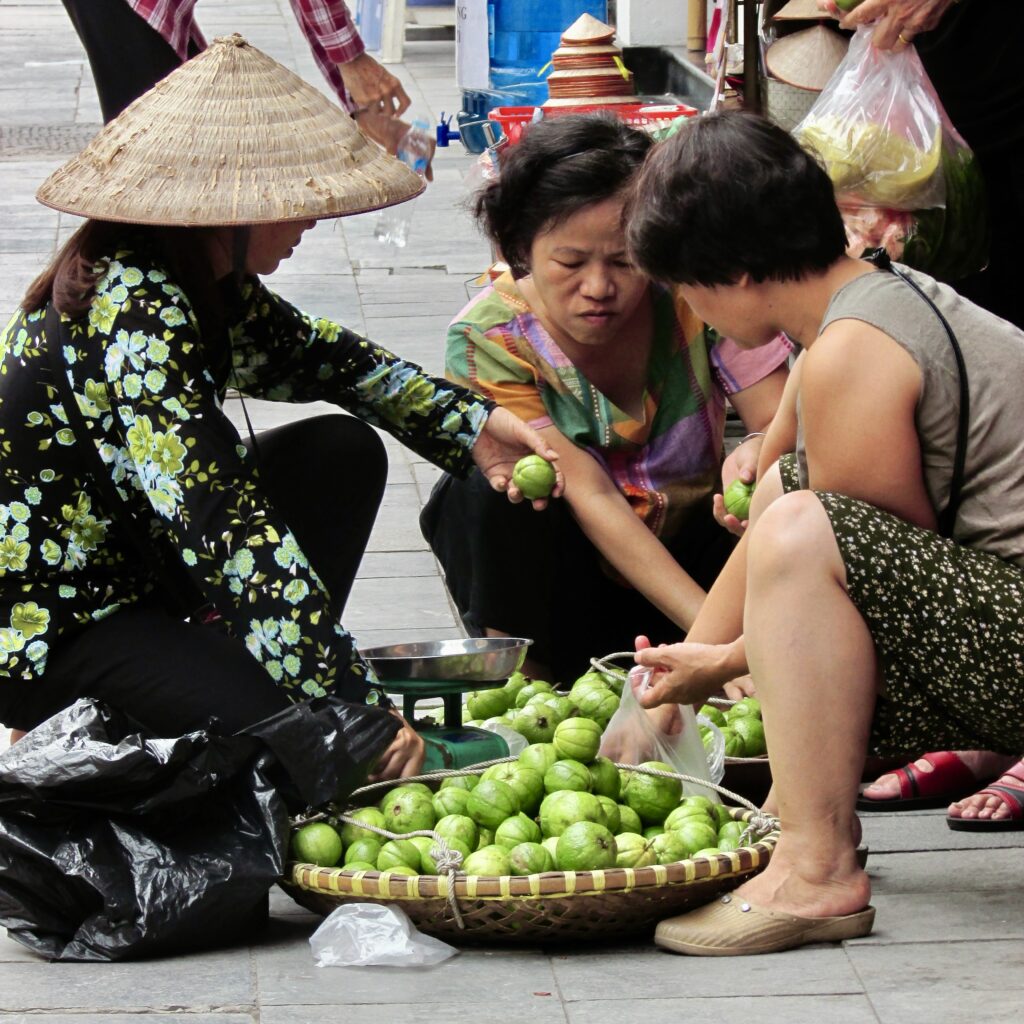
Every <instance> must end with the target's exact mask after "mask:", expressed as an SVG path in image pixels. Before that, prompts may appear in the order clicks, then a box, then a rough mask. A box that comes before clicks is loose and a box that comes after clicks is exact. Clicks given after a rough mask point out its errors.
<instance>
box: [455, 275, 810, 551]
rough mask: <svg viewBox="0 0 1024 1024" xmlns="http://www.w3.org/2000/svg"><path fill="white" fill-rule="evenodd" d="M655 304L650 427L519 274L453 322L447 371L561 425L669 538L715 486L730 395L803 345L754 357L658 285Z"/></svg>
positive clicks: (778, 345)
mask: <svg viewBox="0 0 1024 1024" xmlns="http://www.w3.org/2000/svg"><path fill="white" fill-rule="evenodd" d="M652 301H653V303H654V317H653V323H654V338H653V340H652V345H651V354H650V366H649V372H648V377H647V386H646V392H645V394H644V416H643V419H642V420H637V419H634V418H633V417H632V416H630V415H629V414H628V413H626V412H624V411H623V410H621V409H619V408H618V407H617V406H616V405H614V404H613V403H612V402H611V401H609V400H608V398H606V397H605V396H604V395H603V394H602V393H601V392H600V391H598V390H597V389H596V388H595V387H594V386H593V385H592V384H591V383H590V382H589V381H588V380H587V378H586V377H585V376H584V375H583V373H581V372H580V371H579V370H578V369H577V368H576V367H575V366H574V365H573V364H572V363H571V362H570V361H569V359H568V357H567V356H566V355H565V354H564V353H563V352H562V350H561V349H560V348H559V346H558V344H557V342H556V341H555V340H554V338H552V336H551V335H550V334H549V333H548V331H547V330H546V329H545V327H544V325H543V324H542V323H541V321H540V319H539V318H538V317H537V316H536V315H535V314H534V313H533V311H532V310H531V308H530V306H529V304H528V303H527V301H526V299H525V298H524V297H523V294H522V293H521V292H520V291H519V289H518V287H517V286H516V283H515V281H514V279H513V278H512V276H511V275H510V274H505V275H503V276H502V277H500V278H499V279H498V280H497V281H495V283H494V284H493V285H492V286H490V287H488V288H487V289H485V290H484V291H482V292H481V293H480V294H479V295H477V296H476V297H475V298H474V299H472V300H471V301H470V303H469V304H468V305H467V306H466V307H465V309H463V310H462V312H461V313H459V315H458V316H457V317H456V318H455V319H454V320H453V321H452V323H451V324H450V326H449V328H448V341H447V353H446V373H447V376H448V378H449V379H450V380H452V381H455V382H457V383H459V384H462V385H464V386H466V387H469V388H472V389H473V390H474V391H477V392H479V393H481V394H483V395H485V396H487V397H489V398H492V399H494V400H495V401H496V402H498V403H499V404H500V405H503V406H504V407H505V408H507V409H509V410H511V411H512V412H514V413H515V414H516V415H517V416H519V418H520V419H523V420H525V421H526V422H527V423H529V424H531V425H532V426H534V427H537V428H543V427H546V426H550V425H552V424H553V425H554V426H555V427H557V428H558V429H559V430H560V431H561V432H562V433H563V434H564V435H565V436H566V437H567V438H569V440H571V441H572V442H573V443H574V444H576V445H578V446H580V447H582V448H584V449H586V450H587V451H588V452H589V453H590V454H591V455H593V456H594V458H596V459H597V460H598V462H600V464H601V465H602V466H603V467H604V468H605V470H606V471H607V472H608V474H609V476H610V477H611V478H612V480H614V481H615V484H616V486H617V487H618V488H619V490H620V491H621V492H622V494H623V495H624V496H625V497H626V499H627V500H628V501H629V503H630V505H631V506H632V507H633V509H634V510H635V511H636V513H637V514H638V515H639V516H640V518H641V519H643V521H644V522H645V523H646V524H647V526H648V527H649V528H650V529H651V530H652V531H653V532H654V533H655V534H656V535H657V536H659V537H661V538H662V539H663V540H668V539H669V538H671V537H673V536H675V535H676V534H677V532H678V531H679V529H680V527H681V526H682V525H683V524H684V523H685V521H686V519H687V517H688V514H689V513H690V512H691V511H692V510H693V509H694V508H695V507H696V506H698V505H702V504H704V503H705V502H706V501H707V499H708V497H709V496H710V495H711V494H712V493H713V492H714V490H715V486H716V483H717V482H718V474H719V472H720V467H721V462H722V448H723V437H724V429H725V400H726V398H727V397H728V396H729V395H732V394H735V393H736V392H738V391H742V390H743V389H744V388H748V387H750V386H751V385H752V384H756V383H757V382H758V381H760V380H763V379H764V378H765V377H767V376H768V375H769V374H770V373H772V372H773V371H774V370H776V369H778V368H779V367H780V366H782V365H783V363H785V361H786V358H787V357H788V355H789V354H790V352H791V350H792V346H791V345H790V343H789V342H788V341H787V340H786V338H785V337H784V336H782V335H780V336H779V338H778V339H777V340H776V341H774V342H772V343H771V344H769V345H764V346H761V347H760V348H756V349H742V348H740V347H739V346H738V345H737V344H736V343H735V342H733V341H731V340H729V339H728V338H719V337H718V335H717V334H716V332H715V331H714V329H713V328H710V327H708V326H707V325H705V324H704V323H703V322H702V321H701V320H699V319H698V318H697V316H696V315H695V314H694V313H693V312H692V310H690V309H689V308H688V307H687V306H686V305H685V304H684V303H683V302H682V301H681V300H674V299H673V297H672V296H671V295H670V294H669V292H667V291H666V290H664V289H662V288H660V287H657V286H654V285H652Z"/></svg>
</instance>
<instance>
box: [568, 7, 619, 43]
mask: <svg viewBox="0 0 1024 1024" xmlns="http://www.w3.org/2000/svg"><path fill="white" fill-rule="evenodd" d="M614 38H615V29H614V28H612V26H611V25H606V24H605V23H604V22H603V21H598V20H597V18H595V17H594V16H593V15H592V14H581V15H580V16H579V17H578V18H577V19H576V20H575V21H574V22H573V23H572V24H571V25H570V26H569V27H568V28H567V29H566V30H565V31H564V32H563V33H562V45H563V46H600V45H601V44H602V43H610V42H611V41H612V40H613V39H614Z"/></svg>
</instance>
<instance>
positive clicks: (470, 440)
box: [0, 36, 554, 777]
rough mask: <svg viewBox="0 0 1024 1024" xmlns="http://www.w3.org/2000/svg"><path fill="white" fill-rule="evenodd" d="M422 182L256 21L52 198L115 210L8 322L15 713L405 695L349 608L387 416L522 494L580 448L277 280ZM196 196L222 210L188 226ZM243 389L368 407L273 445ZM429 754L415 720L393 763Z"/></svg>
mask: <svg viewBox="0 0 1024 1024" xmlns="http://www.w3.org/2000/svg"><path fill="white" fill-rule="evenodd" d="M208 79H212V80H214V81H216V83H217V87H218V88H217V91H216V92H214V91H213V90H211V89H209V88H208V86H207V84H206V83H207V80H208ZM240 83H241V84H240ZM264 84H266V87H267V91H268V92H269V93H271V94H272V95H274V96H276V97H278V99H280V96H282V95H284V96H286V97H288V99H287V100H286V102H287V103H291V104H292V105H293V106H294V108H295V109H294V112H293V114H294V117H293V118H292V119H291V122H290V119H289V118H288V117H283V116H282V117H280V120H279V121H278V122H277V125H278V126H280V125H284V126H289V125H290V123H295V122H297V123H298V124H299V127H300V128H301V129H302V131H301V132H299V133H297V134H295V135H294V136H291V134H290V129H286V128H280V127H277V128H275V126H274V125H273V124H271V125H270V127H266V125H265V124H264V125H263V127H261V108H259V105H258V103H257V100H258V97H256V98H253V97H254V94H255V93H258V92H259V90H260V88H262V87H263V85H264ZM311 112H312V113H311ZM278 113H280V111H278ZM208 125H217V126H219V127H218V129H217V131H218V132H219V133H220V134H219V135H218V136H217V137H213V135H214V133H213V131H212V130H210V131H209V132H208V129H207V127H206V126H208ZM264 128H266V131H265V133H264V134H263V135H261V134H260V133H261V131H263V129H264ZM183 130H187V131H188V138H189V140H190V143H189V146H188V147H185V146H184V145H181V144H179V143H178V142H175V139H176V138H177V139H180V138H181V137H182V135H181V133H182V131H183ZM275 130H277V131H280V132H285V133H286V134H288V136H289V137H288V138H286V139H283V140H282V139H281V138H278V137H276V136H275V135H274V131H275ZM225 136H227V137H225ZM126 140H127V141H126ZM164 140H169V145H170V146H171V149H170V150H165V151H164V152H163V153H161V154H159V155H157V156H156V157H154V156H153V154H152V152H151V150H153V149H154V148H156V147H159V146H161V145H162V144H163V143H164ZM303 140H306V145H307V150H304V149H303V146H302V142H303ZM246 142H248V143H249V144H244V143H246ZM282 142H284V143H286V144H287V145H286V146H282ZM172 151H173V153H178V154H180V157H177V158H175V157H173V156H171V153H172ZM282 152H288V153H290V154H291V158H292V160H293V162H292V163H291V164H288V163H283V162H282V159H281V156H280V154H281V153H282ZM111 153H112V154H113V155H111ZM225 154H226V156H225ZM267 154H276V158H274V159H272V157H271V156H268V155H267ZM167 159H177V161H178V162H177V164H176V165H175V166H174V167H173V168H168V167H167V166H166V165H165V164H162V163H160V161H162V160H167ZM211 162H212V164H213V165H214V166H215V167H216V168H217V170H218V171H219V172H220V177H219V178H218V174H217V172H211V167H210V164H211ZM225 162H226V163H227V168H226V169H225V168H224V164H225ZM154 164H156V165H158V168H159V169H158V172H157V173H155V174H154V172H153V171H152V167H153V166H154ZM169 170H170V171H173V174H170V173H167V172H168V171H169ZM125 180H129V181H131V182H132V183H133V186H134V187H133V188H131V189H125V188H123V187H122V185H121V183H122V182H123V181H125ZM169 181H170V182H173V185H169V184H168V182H169ZM218 181H223V182H224V189H226V190H227V191H226V193H225V191H224V190H223V189H222V190H220V191H219V190H218ZM240 181H241V182H245V181H258V182H259V188H258V189H257V188H243V189H238V187H237V183H238V182H240ZM421 187H422V186H421V183H420V182H419V181H418V179H415V176H414V175H412V174H411V172H409V171H408V169H407V168H404V165H401V164H399V162H398V161H395V160H393V159H392V158H391V157H388V156H387V155H386V154H384V153H383V152H382V151H380V150H379V149H377V147H375V146H374V145H373V144H372V143H368V142H367V141H366V140H365V139H363V138H362V137H361V136H360V135H359V133H358V132H357V131H356V129H354V128H353V127H352V126H351V122H350V121H348V119H347V118H346V117H345V115H344V114H343V113H342V112H341V111H339V110H337V108H335V107H333V106H332V105H331V104H330V103H328V102H327V101H326V100H325V99H323V98H322V97H320V96H319V94H318V93H317V92H316V91H315V90H313V89H312V88H310V87H309V86H307V85H306V84H305V83H303V82H301V80H299V79H298V78H296V76H294V75H292V74H291V73H290V72H288V71H286V69H284V68H282V67H281V66H280V65H277V64H275V63H274V62H273V61H271V60H270V59H269V58H267V57H266V56H265V55H263V54H261V53H259V51H256V50H253V49H252V48H251V47H249V46H247V45H246V44H245V43H244V41H243V40H241V39H240V37H237V36H235V37H232V38H231V39H228V40H218V41H217V42H216V43H215V44H214V45H213V46H212V47H211V48H210V49H209V50H207V51H205V52H204V53H203V54H201V55H200V56H198V57H196V58H194V60H192V61H190V62H189V63H187V64H185V65H183V66H182V68H180V69H178V70H177V71H175V72H173V73H172V74H171V75H170V76H168V78H167V79H165V80H164V81H163V82H162V83H160V84H159V85H157V86H156V87H155V88H154V89H153V90H152V91H151V92H150V93H147V94H146V96H144V97H142V98H141V99H140V100H139V101H137V102H136V103H135V104H134V105H133V106H132V107H131V108H130V109H129V110H127V111H126V112H124V113H123V114H121V115H120V116H119V117H118V118H117V119H116V120H115V121H114V122H112V123H111V124H110V125H108V126H107V128H106V129H105V130H104V131H103V132H102V133H101V134H100V135H99V136H98V137H97V138H96V139H95V140H94V141H93V142H92V143H91V144H90V146H89V147H88V148H87V149H86V151H85V152H84V153H83V154H81V155H80V156H79V157H77V158H75V160H72V161H71V162H70V163H69V164H67V165H66V166H65V167H64V168H61V169H60V170H59V171H58V172H56V173H55V175H54V176H52V177H51V178H50V179H49V181H48V182H47V183H46V184H44V186H43V187H42V189H41V190H40V198H41V199H42V200H43V201H44V202H46V203H48V204H49V205H54V206H56V207H57V208H60V209H65V210H71V211H72V212H75V213H78V214H81V215H84V216H87V217H91V218H92V219H88V220H86V222H85V223H84V224H83V226H82V227H81V228H80V229H79V230H78V231H77V232H76V233H75V234H74V235H73V236H72V238H71V239H70V240H69V242H68V243H67V245H66V246H65V247H64V248H63V249H62V250H61V252H60V253H59V254H58V255H57V257H56V259H55V260H54V262H53V263H52V264H51V266H50V267H49V268H48V269H47V270H46V271H45V272H44V273H43V274H42V275H41V276H40V278H39V279H38V280H37V281H36V282H35V283H34V284H33V285H32V286H31V288H30V289H29V292H28V294H27V296H26V298H25V300H24V303H23V308H22V309H20V310H19V311H18V312H17V313H16V314H15V316H14V317H13V319H12V320H11V322H10V324H9V325H8V327H7V329H6V330H5V331H4V332H3V334H2V335H0V451H2V458H0V721H3V722H4V723H5V724H6V725H7V726H9V727H12V728H17V729H29V728H32V727H34V726H35V725H36V724H38V723H39V722H40V721H42V720H44V719H45V718H47V717H49V716H50V715H52V714H53V713H55V712H56V711H58V710H60V709H61V708H63V707H65V706H67V705H68V704H70V703H72V702H73V701H74V700H76V699H77V698H79V697H94V698H98V699H102V700H105V701H107V702H109V703H111V704H113V705H115V706H117V707H119V708H120V709H121V710H122V711H125V712H127V713H128V714H130V715H131V716H132V717H133V718H135V719H136V720H137V721H139V722H140V723H142V724H143V725H144V726H147V727H148V728H150V729H152V730H154V731H156V732H157V733H158V735H169V736H176V735H180V734H182V733H183V732H186V731H188V730H191V729H195V728H198V727H201V726H202V725H204V724H205V722H206V721H207V720H208V719H209V718H210V717H211V716H216V717H217V718H218V719H220V721H221V723H222V725H223V726H224V727H226V728H228V729H239V728H242V727H243V726H246V725H249V724H251V723H253V722H255V721H258V720H260V719H261V718H264V717H266V716H268V715H271V714H273V713H275V712H276V711H278V710H280V709H282V708H283V707H286V706H287V704H288V702H289V701H297V700H304V699H308V698H313V697H319V696H324V695H334V696H339V697H341V698H343V699H346V700H350V701H357V702H363V701H366V702H370V703H375V702H377V701H378V700H379V699H380V697H381V694H380V693H379V691H378V690H377V688H376V687H375V683H376V679H375V677H374V675H373V673H372V671H371V670H370V668H369V667H368V666H367V665H366V664H365V662H363V660H362V659H361V658H360V656H359V653H358V651H357V650H356V648H355V646H354V643H353V638H352V637H351V636H350V635H349V633H348V632H346V630H345V629H344V628H343V627H342V626H341V624H340V622H339V616H340V614H341V611H342V609H343V607H344V604H345V599H346V597H347V595H348V590H349V587H350V586H351V583H352V579H353V577H354V575H355V572H356V569H357V567H358V564H359V560H360V558H361V556H362V553H363V548H364V546H365V544H366V541H367V538H368V536H369V533H370V529H371V528H372V525H373V519H374V516H375V514H376V510H377V506H378V503H379V501H380V498H381V495H382V492H383V486H384V479H385V476H386V471H387V466H386V457H385V455H384V452H383V446H382V444H381V442H380V440H379V438H378V437H377V436H376V434H375V433H374V431H373V430H371V429H370V427H368V426H367V425H366V424H367V423H371V424H374V425H376V426H380V427H382V428H384V429H385V430H387V431H389V432H390V433H391V434H393V435H394V436H396V437H397V438H399V439H400V440H402V441H403V442H404V443H406V444H408V445H410V446H411V447H414V448H415V449H416V450H417V451H418V452H420V453H421V454H423V455H424V456H425V457H427V458H429V459H431V460H432V461H433V462H435V463H436V464H437V465H439V466H441V467H443V468H444V469H446V470H448V471H449V472H453V473H465V472H466V471H468V469H469V468H470V467H471V466H473V465H474V464H475V465H476V466H477V467H478V468H479V469H480V471H481V472H483V473H484V474H485V475H486V476H488V477H489V478H490V480H491V483H492V484H493V485H494V486H496V487H498V488H504V487H505V486H506V479H507V477H508V476H509V475H510V472H511V467H512V465H513V464H514V462H515V460H516V459H517V458H518V457H520V456H521V455H523V454H525V453H527V452H528V451H531V450H535V451H538V452H539V453H540V454H549V455H553V454H554V453H551V452H549V450H548V447H547V445H546V444H545V443H544V442H542V441H541V440H540V439H539V438H538V437H536V435H535V434H534V433H533V432H532V431H530V430H529V428H526V427H525V425H523V424H521V423H520V422H519V421H518V420H516V419H515V418H514V417H512V416H511V415H509V414H508V413H507V412H505V411H504V410H501V409H496V408H494V406H493V403H491V402H488V401H487V400H485V399H482V398H481V397H479V396H478V395H475V394H473V393H471V392H469V391H468V390H466V389H465V388H461V387H456V386H453V385H452V384H450V383H448V382H447V381H444V380H441V379H435V378H432V377H428V376H427V375H426V374H424V373H423V371H422V370H420V369H419V367H417V366H414V365H412V364H410V363H407V362H405V361H403V360H402V359H400V358H398V357H397V356H395V355H392V354H391V353H389V352H387V351H385V350H384V349H382V348H379V347H378V346H376V345H374V344H373V343H371V342H370V341H367V340H366V339H364V338H361V337H359V336H357V335H355V334H353V333H352V332H350V331H348V330H346V329H345V328H344V327H342V326H340V325H339V324H336V323H332V322H330V321H328V320H324V319H317V318H314V317H309V316H306V315H304V314H303V313H301V312H299V311H298V310H297V309H295V308H294V307H292V306H290V305H288V303H286V302H285V301H283V300H282V299H280V298H279V297H278V296H276V295H275V294H274V293H273V292H271V291H269V290H268V289H267V288H266V287H265V286H264V285H263V284H262V283H261V281H260V279H259V277H258V276H257V275H259V274H269V273H271V272H273V270H274V269H276V267H277V265H278V263H279V262H280V261H281V260H283V259H286V258H287V257H288V256H289V255H291V252H292V248H293V247H294V246H295V245H297V244H298V242H299V239H300V238H301V236H302V234H303V232H304V231H305V230H306V229H308V228H310V227H312V226H313V224H314V222H315V220H316V219H317V218H318V217H324V216H338V215H340V214H342V213H346V212H355V211H356V210H358V209H359V208H364V209H365V208H366V206H367V205H374V204H375V205H378V206H380V205H389V204H391V203H393V202H397V201H401V199H402V198H406V197H408V196H409V195H410V194H416V192H417V191H419V190H420V188H421ZM171 189H177V190H178V196H179V198H178V199H177V200H175V199H174V198H173V197H171V198H168V197H167V196H166V192H167V191H168V190H171ZM360 189H361V190H362V192H360V191H359V190H360ZM225 194H226V195H227V198H228V201H229V203H230V204H231V211H232V212H231V213H230V214H225V212H224V196H225ZM179 208H180V209H181V210H182V211H183V212H182V213H181V214H178V212H177V211H178V210H179ZM300 208H301V210H302V213H301V215H298V214H299V209H300ZM186 215H187V217H188V219H189V222H190V224H192V225H194V226H190V227H188V228H183V227H176V226H174V225H173V221H174V218H175V217H176V216H182V217H184V216H186ZM115 221H124V222H125V223H115ZM238 223H241V224H244V225H246V227H245V228H238V227H236V226H233V225H235V224H238ZM229 386H232V387H235V388H237V389H238V390H239V391H240V392H242V393H244V394H245V395H251V396H258V397H261V398H266V399H270V400H272V401H285V402H310V401H316V400H323V401H329V402H333V403H335V404H337V405H340V406H341V407H343V408H344V409H346V410H348V411H349V412H351V413H353V414H355V415H354V416H342V415H328V416H320V417H315V418H313V419H307V420H304V421H301V422H299V423H295V424H292V425H290V426H287V427H283V428H280V429H279V430H276V431H267V432H265V433H264V434H262V435H261V437H260V439H259V441H258V443H257V442H256V441H255V439H253V441H252V447H251V448H247V447H246V446H244V445H243V444H242V443H241V441H240V439H239V436H238V433H237V431H236V430H235V428H234V427H233V426H232V424H231V422H230V420H229V419H228V417H227V416H226V414H225V412H224V410H223V401H224V396H225V391H226V389H227V388H228V387H229ZM364 421H365V422H364ZM510 496H511V497H513V498H516V499H518V497H519V495H518V493H516V492H515V491H514V489H513V491H512V493H511V495H510ZM186 617H187V618H188V621H185V619H186ZM421 760H422V743H421V741H420V740H419V738H418V737H417V735H416V734H415V733H414V732H413V731H412V729H411V728H409V727H408V726H404V727H403V729H402V731H401V732H400V733H399V734H398V738H397V739H396V740H395V741H394V744H393V745H392V747H391V748H389V750H388V751H387V752H385V754H384V755H383V757H382V758H381V761H380V763H379V766H378V771H379V773H380V774H381V775H383V776H385V777H388V776H394V775H398V774H401V773H403V772H404V773H410V772H412V771H414V770H416V769H417V768H418V767H419V764H420V762H421Z"/></svg>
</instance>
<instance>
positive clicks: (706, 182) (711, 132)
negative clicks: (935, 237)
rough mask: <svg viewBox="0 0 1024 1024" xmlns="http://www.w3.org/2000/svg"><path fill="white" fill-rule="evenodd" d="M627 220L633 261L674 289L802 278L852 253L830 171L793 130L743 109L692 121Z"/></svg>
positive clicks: (646, 177) (639, 192)
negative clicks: (743, 279) (746, 279)
mask: <svg viewBox="0 0 1024 1024" xmlns="http://www.w3.org/2000/svg"><path fill="white" fill-rule="evenodd" d="M626 222H627V229H626V230H627V238H628V242H629V248H630V254H631V258H632V260H633V262H634V263H635V264H636V265H637V266H638V267H639V268H640V269H641V270H643V271H644V272H645V273H646V274H648V275H649V276H650V277H652V278H654V279H655V280H658V281H663V282H672V283H676V284H694V285H703V286H706V287H714V286H716V285H729V284H735V283H736V282H737V281H738V280H739V279H740V278H741V277H742V276H743V275H744V274H749V275H750V278H751V279H752V280H753V281H757V282H761V281H765V280H776V281H795V280H798V279H800V278H802V277H805V276H808V275H813V274H816V273H821V272H822V271H824V270H826V269H827V268H828V267H830V266H831V265H832V264H833V263H835V262H836V260H838V259H839V258H840V257H841V256H842V255H843V254H844V252H845V251H846V231H845V229H844V227H843V220H842V217H841V216H840V214H839V209H838V207H837V206H836V200H835V194H834V192H833V188H832V182H831V181H830V180H829V177H828V175H827V174H826V173H825V171H824V170H823V169H822V168H821V166H820V165H819V164H818V163H817V162H816V161H815V159H814V157H813V156H811V155H810V154H808V153H807V152H805V151H804V150H803V149H802V148H801V147H800V145H799V144H798V143H797V142H796V140H795V139H794V138H793V137H792V136H791V135H790V134H789V133H788V132H785V131H783V130H782V129H781V128H779V127H777V126H776V125H774V124H771V123H770V122H769V121H766V120H764V118H761V117H757V116H756V115H754V114H749V113H744V112H743V111H724V112H722V113H718V114H710V115H707V116H705V117H701V118H699V119H695V120H694V121H692V122H690V123H688V124H687V125H685V126H684V127H683V128H682V129H681V130H680V131H679V132H678V133H677V134H676V135H674V136H672V137H671V138H669V139H667V140H666V141H665V142H663V143H660V144H659V145H658V146H656V147H655V149H654V152H652V153H651V155H650V158H649V159H648V160H647V163H646V164H645V165H644V168H643V170H642V171H641V172H640V174H639V175H638V176H637V178H636V181H635V183H634V187H633V191H632V193H631V196H630V201H629V204H628V209H627V214H626Z"/></svg>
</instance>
